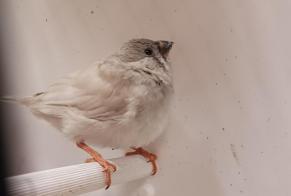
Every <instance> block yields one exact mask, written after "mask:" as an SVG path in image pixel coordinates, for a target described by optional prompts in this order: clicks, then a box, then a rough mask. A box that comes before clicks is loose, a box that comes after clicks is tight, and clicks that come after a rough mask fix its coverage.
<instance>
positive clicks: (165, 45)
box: [157, 40, 174, 59]
mask: <svg viewBox="0 0 291 196" xmlns="http://www.w3.org/2000/svg"><path fill="white" fill-rule="evenodd" d="M157 44H158V47H159V50H160V53H161V55H162V56H163V57H164V58H165V59H167V57H168V55H169V52H170V50H171V48H172V46H173V44H174V42H171V41H162V40H160V41H157Z"/></svg>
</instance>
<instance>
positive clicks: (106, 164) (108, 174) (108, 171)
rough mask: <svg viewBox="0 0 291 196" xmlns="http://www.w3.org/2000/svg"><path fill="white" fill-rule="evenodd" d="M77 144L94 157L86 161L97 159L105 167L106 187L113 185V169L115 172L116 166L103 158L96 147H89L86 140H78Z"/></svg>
mask: <svg viewBox="0 0 291 196" xmlns="http://www.w3.org/2000/svg"><path fill="white" fill-rule="evenodd" d="M77 146H78V147H79V148H81V149H83V150H84V151H86V152H87V153H88V154H89V155H90V156H91V157H92V158H89V159H87V160H86V162H93V161H95V162H97V163H99V164H100V165H101V166H102V167H103V168H104V170H103V172H104V173H105V184H106V188H105V189H108V188H109V187H110V185H111V171H113V172H115V171H116V166H115V165H113V164H112V163H110V162H108V161H107V160H105V159H103V158H102V156H101V154H99V153H98V152H96V151H95V150H94V149H92V148H91V147H89V146H88V145H87V144H85V142H77Z"/></svg>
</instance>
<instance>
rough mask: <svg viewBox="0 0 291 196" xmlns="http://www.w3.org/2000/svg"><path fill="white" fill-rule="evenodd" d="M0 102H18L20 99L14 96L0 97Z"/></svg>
mask: <svg viewBox="0 0 291 196" xmlns="http://www.w3.org/2000/svg"><path fill="white" fill-rule="evenodd" d="M0 102H8V103H17V102H18V99H17V98H14V97H7V96H6V97H0Z"/></svg>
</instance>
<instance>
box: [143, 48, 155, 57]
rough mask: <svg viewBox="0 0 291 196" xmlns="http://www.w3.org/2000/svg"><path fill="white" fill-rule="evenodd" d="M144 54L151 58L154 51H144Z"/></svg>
mask: <svg viewBox="0 0 291 196" xmlns="http://www.w3.org/2000/svg"><path fill="white" fill-rule="evenodd" d="M144 53H145V54H146V55H147V56H151V55H152V54H153V50H152V49H150V48H147V49H145V50H144Z"/></svg>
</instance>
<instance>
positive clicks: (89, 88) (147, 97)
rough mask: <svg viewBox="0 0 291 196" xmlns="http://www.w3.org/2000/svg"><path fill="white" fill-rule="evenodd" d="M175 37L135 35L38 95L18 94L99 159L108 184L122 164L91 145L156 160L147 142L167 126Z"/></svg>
mask: <svg viewBox="0 0 291 196" xmlns="http://www.w3.org/2000/svg"><path fill="white" fill-rule="evenodd" d="M172 46H173V42H171V41H153V40H150V39H132V40H130V41H128V42H126V43H124V44H123V45H122V47H121V48H120V50H119V51H118V52H116V53H114V54H113V55H111V56H109V57H108V58H105V59H104V60H103V61H99V62H96V63H94V64H92V65H91V66H89V67H86V68H84V69H81V70H79V71H76V72H73V73H71V74H69V75H67V76H65V77H63V78H61V79H60V80H58V81H57V82H55V83H53V84H52V85H50V86H49V87H48V89H47V90H46V91H43V92H40V93H36V94H34V95H33V96H30V97H25V98H20V99H12V98H6V99H2V101H3V100H6V101H15V102H18V103H20V104H22V105H25V106H27V107H28V108H30V110H31V112H32V113H33V114H34V115H35V116H37V117H39V118H41V119H44V120H46V121H47V122H49V123H50V124H51V125H53V126H54V127H55V128H57V129H58V130H59V131H60V132H61V133H63V134H64V135H65V136H66V137H68V138H69V139H71V140H72V141H73V142H75V143H76V144H77V146H78V147H80V148H81V149H83V150H84V151H86V152H87V153H88V154H89V155H90V156H91V158H90V159H88V160H87V162H90V161H96V162H98V163H99V164H100V165H101V166H102V167H103V168H104V170H103V171H104V173H105V184H106V189H108V188H109V186H110V185H111V173H112V172H114V171H116V166H115V165H114V164H113V163H111V162H109V161H107V160H105V159H104V158H103V157H102V156H101V154H99V153H98V152H96V151H95V150H94V149H93V148H92V147H90V146H89V145H88V144H92V145H97V146H100V147H110V148H123V149H128V148H131V149H133V151H132V152H128V153H126V155H128V156H129V155H135V154H139V155H142V156H143V157H145V158H146V159H147V160H148V161H149V162H151V163H152V166H153V170H152V175H154V174H156V172H157V165H156V159H157V156H156V155H155V154H153V153H150V152H148V151H146V150H144V149H143V148H142V147H143V146H145V145H147V144H149V143H150V142H152V141H153V140H155V139H156V138H157V137H158V136H159V135H160V134H161V133H162V131H163V130H164V129H165V126H166V124H167V116H168V114H169V109H170V105H171V104H170V103H171V98H172V96H173V79H172V68H171V64H170V63H169V60H168V55H169V52H170V50H171V48H172Z"/></svg>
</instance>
